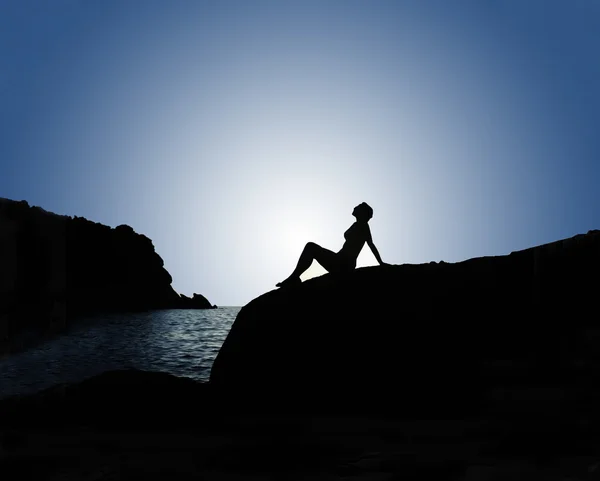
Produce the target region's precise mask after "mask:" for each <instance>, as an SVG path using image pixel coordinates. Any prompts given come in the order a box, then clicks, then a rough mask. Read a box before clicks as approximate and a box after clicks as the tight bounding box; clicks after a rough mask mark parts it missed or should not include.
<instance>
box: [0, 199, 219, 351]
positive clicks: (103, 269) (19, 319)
mask: <svg viewBox="0 0 600 481" xmlns="http://www.w3.org/2000/svg"><path fill="white" fill-rule="evenodd" d="M163 264H164V263H163V260H162V259H161V257H160V256H159V255H158V254H157V253H156V252H155V250H154V246H153V245H152V241H151V240H150V239H149V238H148V237H146V236H144V235H141V234H137V233H136V232H135V231H134V230H133V229H132V228H131V227H130V226H128V225H120V226H118V227H116V228H111V227H109V226H106V225H102V224H99V223H96V222H92V221H89V220H87V219H85V218H83V217H77V216H75V217H69V216H61V215H56V214H53V213H50V212H47V211H45V210H43V209H41V208H39V207H30V206H29V204H28V203H27V202H26V201H20V202H17V201H12V200H8V199H0V265H1V266H2V268H1V270H0V353H1V352H10V351H13V350H16V349H19V348H21V347H24V346H23V345H22V344H23V343H24V341H23V339H24V338H25V337H27V338H28V339H29V340H32V339H35V338H40V337H44V336H48V335H51V334H52V333H56V332H60V331H62V330H64V329H65V328H66V327H67V326H68V325H69V323H72V322H75V320H76V319H77V318H80V317H82V316H85V315H89V314H97V313H105V312H134V311H145V310H152V309H177V308H191V309H208V308H211V307H214V306H212V305H211V304H210V302H208V300H207V299H206V298H205V297H204V296H202V295H199V294H194V297H193V298H189V297H186V296H180V295H179V294H178V293H177V292H175V290H173V288H172V287H171V282H172V278H171V275H170V274H169V273H168V272H167V270H166V269H165V268H164V267H163Z"/></svg>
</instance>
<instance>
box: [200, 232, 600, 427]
mask: <svg viewBox="0 0 600 481" xmlns="http://www.w3.org/2000/svg"><path fill="white" fill-rule="evenodd" d="M599 273H600V231H591V232H589V233H588V234H586V235H578V236H575V237H573V238H570V239H566V240H562V241H558V242H554V243H551V244H547V245H543V246H539V247H535V248H531V249H527V250H523V251H519V252H513V253H511V254H510V255H506V256H497V257H484V258H478V259H470V260H467V261H464V262H459V263H454V264H449V263H444V262H440V263H430V264H425V265H399V266H389V267H370V268H362V269H357V270H356V271H354V272H353V273H352V274H351V275H349V276H346V277H340V278H336V277H333V276H331V275H326V276H323V277H320V278H317V279H312V280H310V281H308V282H304V283H303V284H301V285H299V286H297V287H291V288H287V289H281V290H275V291H272V292H269V293H267V294H264V295H263V296H261V297H259V298H257V299H255V300H253V301H252V302H250V303H249V304H248V305H246V306H245V307H244V308H243V309H242V310H241V311H240V313H239V314H238V317H237V319H236V321H235V323H234V324H233V327H232V329H231V331H230V333H229V335H228V337H227V339H226V341H225V343H224V345H223V346H222V348H221V350H220V352H219V354H218V356H217V358H216V360H215V362H214V365H213V368H212V372H211V377H210V380H211V383H213V384H215V385H216V386H219V387H220V388H221V389H226V390H230V391H231V393H232V396H241V397H243V398H244V399H246V401H245V402H249V401H248V399H260V400H261V401H260V402H261V403H266V404H268V405H273V406H285V405H288V406H295V407H296V408H298V409H306V408H307V407H309V406H315V407H317V408H319V409H321V408H324V407H327V408H328V409H329V410H331V411H339V410H349V411H350V412H353V413H356V412H357V410H362V411H364V412H371V413H372V412H386V413H396V414H399V413H402V412H406V411H407V410H415V411H419V412H425V413H428V415H429V416H433V415H436V414H440V415H441V413H443V412H445V411H447V412H449V413H454V415H457V413H459V412H460V411H461V410H464V411H466V412H473V410H474V409H478V408H480V407H481V406H482V405H483V400H484V399H485V397H486V396H487V395H488V394H489V393H490V389H491V387H492V386H494V385H497V383H498V382H499V381H498V379H499V378H501V377H504V378H505V382H506V383H509V384H514V383H518V382H521V383H525V384H527V385H530V386H531V385H541V384H544V383H549V384H548V386H549V388H552V383H558V385H559V386H561V387H559V391H560V389H563V387H564V386H565V384H564V382H563V381H565V379H571V381H573V380H574V379H577V380H578V381H577V383H575V384H574V385H573V389H574V390H577V389H579V390H581V389H585V388H586V382H591V378H589V376H590V375H591V374H590V372H591V371H590V370H591V369H592V368H593V363H594V361H593V360H594V357H595V356H596V355H597V344H594V342H596V341H593V339H594V336H595V335H596V334H595V333H597V332H598V331H597V329H598V328H599V327H600V326H598V316H597V314H595V313H597V310H598V308H597V298H598V290H599V287H600V281H599V277H598V275H599ZM573 376H575V377H573ZM582 376H584V377H582ZM585 376H588V377H585ZM495 383H496V384H495ZM561 383H562V384H561ZM548 386H547V387H548ZM571 392H575V391H569V393H571ZM563 394H564V393H563ZM535 396H536V395H535V394H534V395H533V397H534V398H535ZM556 396H558V397H556ZM561 396H562V395H561V394H560V393H559V394H556V393H554V394H552V395H551V396H550V398H552V399H555V398H556V399H558V400H561V399H562V397H564V396H566V398H567V399H569V396H570V394H568V393H567V394H564V396H562V397H561ZM541 397H542V398H544V397H546V398H547V396H546V395H545V394H542V395H541ZM571 397H572V396H571ZM556 399H555V400H556ZM549 402H551V401H549ZM557 402H558V401H557ZM563 407H564V406H563ZM554 408H556V409H558V406H557V405H556V402H555V405H554Z"/></svg>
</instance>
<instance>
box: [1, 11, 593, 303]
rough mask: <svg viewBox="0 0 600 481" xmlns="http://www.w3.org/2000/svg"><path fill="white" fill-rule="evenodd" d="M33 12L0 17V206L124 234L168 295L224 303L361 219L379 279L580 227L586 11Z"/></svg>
mask: <svg viewBox="0 0 600 481" xmlns="http://www.w3.org/2000/svg"><path fill="white" fill-rule="evenodd" d="M33 3H36V2H35V1H34V2H33ZM30 4H31V2H20V1H19V2H17V1H16V0H15V2H14V3H11V2H10V1H9V2H5V3H4V4H3V6H2V7H0V27H1V28H0V31H2V32H3V35H4V36H3V42H0V45H1V46H0V49H2V50H0V54H1V55H0V58H1V59H3V60H2V62H4V63H3V64H2V66H3V68H1V69H0V72H2V76H0V95H1V97H0V100H2V104H0V106H1V107H2V109H0V111H2V118H1V120H2V124H1V125H0V127H2V128H1V129H0V136H1V137H0V159H2V160H0V163H1V164H0V167H2V169H3V170H2V172H1V175H0V190H1V193H2V195H3V196H5V197H11V198H16V199H27V200H28V201H30V202H31V203H33V204H36V205H41V206H42V207H44V208H46V209H48V210H52V211H56V212H59V213H64V214H69V215H81V216H85V217H87V218H89V219H92V220H95V221H98V222H103V223H105V224H108V225H112V226H116V225H118V224H121V223H126V224H130V225H131V226H133V227H134V228H135V230H136V231H138V232H141V233H144V234H146V235H147V236H148V237H150V238H151V239H152V240H153V241H154V244H155V247H156V250H157V251H158V252H159V253H160V254H161V255H162V257H163V258H164V260H165V266H166V267H167V269H168V270H169V271H170V272H171V274H172V276H173V278H174V287H175V288H176V289H177V290H178V291H180V292H182V293H185V294H187V295H191V293H192V292H200V293H202V294H204V295H206V297H207V298H208V299H209V300H210V301H211V302H214V303H217V304H219V305H221V304H222V305H227V304H229V305H243V304H245V303H246V302H248V301H250V300H251V299H252V298H253V297H255V296H257V295H260V294H262V293H263V292H265V291H267V290H270V289H272V288H273V287H274V285H275V283H276V282H278V281H280V280H282V279H283V278H284V277H286V276H287V275H288V274H289V273H290V271H291V270H292V269H293V267H294V266H295V265H296V262H297V259H298V256H299V254H300V252H301V251H302V248H303V246H304V245H305V244H306V243H307V242H309V241H314V242H317V243H318V244H320V245H322V246H323V247H326V248H328V249H331V250H334V251H337V250H338V249H339V248H340V247H341V245H342V243H343V233H344V231H345V230H346V229H347V228H348V227H349V226H350V224H351V223H352V222H353V221H354V219H353V218H352V216H351V212H352V209H353V207H354V206H355V205H356V204H358V203H360V202H363V201H366V202H368V203H369V204H370V205H372V206H373V208H374V210H375V215H374V217H373V219H372V220H371V222H370V224H371V230H372V232H373V239H374V241H375V244H376V245H377V247H378V248H379V251H380V253H381V255H382V257H383V259H384V260H386V261H388V262H391V263H399V264H400V263H418V262H429V261H432V260H436V261H437V260H442V259H443V260H446V261H457V260H462V259H466V258H469V257H475V256H480V255H497V254H506V253H508V252H510V251H512V250H517V249H522V248H526V247H530V246H532V245H537V244H540V243H543V242H550V241H554V240H557V239H560V238H563V237H568V236H571V235H574V234H577V233H581V232H585V231H587V230H589V229H592V228H597V227H598V225H597V223H598V219H599V218H600V202H598V198H597V192H598V190H597V180H598V178H599V175H600V172H599V171H598V168H597V166H598V162H597V160H598V158H599V154H600V140H599V139H600V137H599V136H598V135H597V132H596V126H597V125H599V124H600V113H599V112H600V93H599V89H598V85H600V69H599V68H598V55H597V52H598V50H599V49H600V37H598V35H597V25H598V22H599V21H600V8H599V7H598V3H597V2H553V1H551V0H544V1H543V2H538V1H537V0H531V1H527V2H523V1H522V0H515V1H514V2H511V1H509V2H471V1H468V0H458V1H453V2H437V1H414V2H413V1H406V2H404V1H403V2H385V1H374V2H368V4H367V3H365V2H355V1H353V0H350V1H339V2H338V1H331V2H329V1H328V2H324V1H321V0H319V1H312V0H306V1H302V2H271V1H256V2H254V1H246V0H244V1H223V2H162V1H154V0H148V1H147V2H144V6H143V7H140V6H139V4H138V3H137V2H112V1H107V2H73V1H71V0H64V1H63V0H59V1H56V2H38V4H37V7H38V8H31V7H30V6H29V7H28V6H27V5H30ZM542 11H543V15H540V12H542ZM373 264H375V259H374V258H373V256H372V254H371V253H370V252H369V251H368V249H366V250H363V252H362V253H361V255H360V257H359V260H358V265H359V266H365V265H373ZM322 272H323V271H322V270H320V268H319V267H318V266H316V265H314V266H313V267H312V268H311V270H310V271H309V272H307V273H306V274H305V275H304V278H308V277H311V276H313V275H319V274H320V273H322Z"/></svg>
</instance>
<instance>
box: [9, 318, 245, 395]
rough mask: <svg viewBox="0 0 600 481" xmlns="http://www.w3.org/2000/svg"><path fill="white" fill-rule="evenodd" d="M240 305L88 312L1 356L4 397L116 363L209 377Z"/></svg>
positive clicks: (116, 365) (121, 366) (92, 373)
mask: <svg viewBox="0 0 600 481" xmlns="http://www.w3.org/2000/svg"><path fill="white" fill-rule="evenodd" d="M240 309H241V308H240V307H219V308H218V309H207V310H194V309H176V310H162V311H151V312H145V313H138V314H111V315H103V316H95V317H90V318H86V319H84V320H81V321H80V322H78V323H77V325H75V326H73V327H71V328H69V330H67V331H66V332H64V333H63V334H61V335H60V336H58V337H55V338H53V339H51V340H48V341H46V342H44V343H43V344H40V345H38V346H36V347H34V348H32V349H31V350H29V351H25V352H21V353H18V354H13V355H11V356H9V357H6V358H4V359H0V398H3V397H7V396H12V395H15V394H28V393H33V392H37V391H39V390H41V389H45V388H48V387H51V386H54V385H56V384H61V383H70V382H78V381H82V380H83V379H86V378H88V377H91V376H95V375H96V374H100V373H102V372H104V371H108V370H113V369H143V370H149V371H162V372H167V373H170V374H174V375H176V376H185V377H190V378H192V379H195V380H198V381H207V380H208V378H209V376H210V369H211V366H212V363H213V361H214V359H215V357H216V356H217V353H218V352H219V349H220V348H221V345H222V344H223V342H224V341H225V338H226V337H227V333H228V332H229V330H230V329H231V325H232V324H233V321H234V320H235V317H236V316H237V313H238V312H239V311H240Z"/></svg>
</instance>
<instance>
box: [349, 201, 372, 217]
mask: <svg viewBox="0 0 600 481" xmlns="http://www.w3.org/2000/svg"><path fill="white" fill-rule="evenodd" d="M352 215H353V216H354V217H356V220H362V221H365V222H368V221H369V220H370V219H371V217H373V209H372V208H371V206H370V205H369V204H367V203H366V202H363V203H362V204H358V205H357V206H356V207H355V208H354V210H353V211H352Z"/></svg>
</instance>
